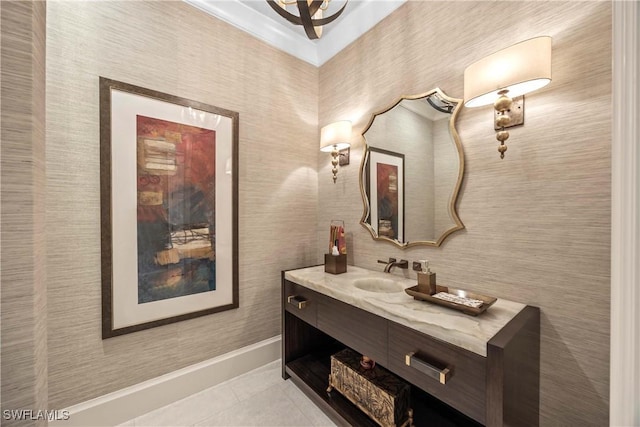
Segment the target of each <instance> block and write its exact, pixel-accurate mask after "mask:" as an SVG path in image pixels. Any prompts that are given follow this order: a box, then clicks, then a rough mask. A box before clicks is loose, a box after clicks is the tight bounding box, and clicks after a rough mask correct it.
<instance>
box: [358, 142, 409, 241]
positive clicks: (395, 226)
mask: <svg viewBox="0 0 640 427" xmlns="http://www.w3.org/2000/svg"><path fill="white" fill-rule="evenodd" d="M369 155H370V157H371V160H370V165H369V168H368V174H367V182H368V185H367V192H368V194H369V196H370V198H371V200H372V209H373V210H375V212H372V224H373V227H374V228H375V229H376V232H377V233H378V235H379V236H384V237H387V238H389V239H391V240H401V239H402V238H403V235H404V155H402V154H398V153H393V152H390V151H385V150H377V149H371V151H370V152H369Z"/></svg>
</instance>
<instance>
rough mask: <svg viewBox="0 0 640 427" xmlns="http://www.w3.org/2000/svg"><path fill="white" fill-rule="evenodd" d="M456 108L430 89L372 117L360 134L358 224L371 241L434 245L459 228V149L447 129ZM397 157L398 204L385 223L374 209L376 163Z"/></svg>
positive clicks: (378, 196)
mask: <svg viewBox="0 0 640 427" xmlns="http://www.w3.org/2000/svg"><path fill="white" fill-rule="evenodd" d="M459 103H460V100H457V99H453V98H449V97H447V96H446V95H444V93H442V92H441V91H439V90H438V89H436V90H434V91H431V92H429V93H427V94H425V95H421V96H417V97H405V98H403V99H401V100H400V101H399V102H398V103H396V104H394V106H393V107H392V108H390V109H388V110H385V111H383V112H382V113H378V114H375V115H374V116H373V117H372V119H371V121H370V123H369V126H368V127H367V129H366V130H365V131H364V133H363V136H364V137H365V140H366V143H367V153H366V155H365V156H364V158H363V166H362V171H363V176H362V177H361V178H362V179H361V183H362V186H363V188H362V191H363V198H364V201H365V213H364V215H363V220H362V221H361V222H362V223H363V225H365V227H367V228H368V229H369V231H370V232H371V233H372V236H373V237H374V238H375V239H385V240H390V241H393V242H395V243H396V244H398V245H400V246H409V245H413V244H426V245H436V246H437V245H439V244H440V243H441V241H442V240H443V239H444V237H446V235H448V234H449V233H451V232H453V231H455V230H458V229H460V228H462V227H463V226H462V223H461V222H460V220H459V219H458V217H457V214H456V212H455V200H456V197H457V193H458V189H459V186H460V182H461V179H462V173H463V163H462V162H463V156H462V148H461V145H460V143H459V139H458V135H457V133H456V131H455V128H454V126H453V123H455V117H456V115H457V111H458V110H457V108H458V106H459ZM379 153H384V154H379ZM400 157H402V158H403V162H402V166H403V167H402V170H403V174H401V175H400V176H399V177H398V184H397V186H398V191H399V192H400V195H399V199H401V200H402V202H399V203H398V208H397V212H396V214H395V215H396V216H395V217H393V218H391V219H390V220H389V219H388V218H386V217H384V214H383V213H381V211H380V209H379V208H380V206H382V204H381V203H380V200H382V199H381V191H382V190H381V189H380V187H379V185H377V184H379V183H378V182H377V181H382V180H384V179H385V176H384V174H382V175H380V172H379V171H380V170H382V169H381V163H382V164H383V165H385V164H386V163H394V159H397V158H400ZM372 168H375V170H373V169H372ZM374 184H376V185H377V187H373V185H374ZM387 221H390V223H387ZM388 226H391V227H392V228H393V230H392V231H390V230H389V228H388Z"/></svg>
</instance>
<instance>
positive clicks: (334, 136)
mask: <svg viewBox="0 0 640 427" xmlns="http://www.w3.org/2000/svg"><path fill="white" fill-rule="evenodd" d="M350 140H351V122H350V121H349V120H342V121H339V122H334V123H331V124H328V125H326V126H325V127H323V128H322V129H321V130H320V151H332V150H333V148H334V146H335V147H336V149H338V150H344V149H345V148H347V147H349V145H350V144H349V141H350Z"/></svg>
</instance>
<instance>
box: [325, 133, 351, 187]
mask: <svg viewBox="0 0 640 427" xmlns="http://www.w3.org/2000/svg"><path fill="white" fill-rule="evenodd" d="M350 140H351V122H350V121H348V120H342V121H339V122H334V123H331V124H328V125H326V126H325V127H323V128H322V129H321V131H320V151H324V152H331V165H332V166H333V168H332V169H331V171H332V172H333V183H334V184H335V183H336V180H337V179H338V177H337V175H338V163H339V162H340V159H339V158H340V156H341V153H340V150H345V149H348V148H349V146H350V145H351V144H350V143H349V141H350ZM345 154H346V153H345ZM346 155H347V156H348V154H346ZM341 164H342V163H341Z"/></svg>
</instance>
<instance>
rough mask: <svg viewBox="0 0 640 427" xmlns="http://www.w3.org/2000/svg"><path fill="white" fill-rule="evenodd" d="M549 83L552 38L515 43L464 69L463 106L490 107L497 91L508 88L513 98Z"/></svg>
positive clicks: (545, 37) (496, 95) (509, 94)
mask: <svg viewBox="0 0 640 427" xmlns="http://www.w3.org/2000/svg"><path fill="white" fill-rule="evenodd" d="M550 81H551V37H549V36H543V37H536V38H533V39H529V40H525V41H523V42H520V43H516V44H514V45H513V46H510V47H508V48H506V49H502V50H501V51H498V52H496V53H494V54H491V55H489V56H486V57H484V58H482V59H481V60H479V61H477V62H474V63H473V64H471V65H469V66H468V67H467V69H466V70H464V105H465V106H466V107H481V106H483V105H489V104H492V103H493V102H494V101H495V100H496V99H497V98H498V92H500V91H501V90H504V89H508V90H509V93H508V94H507V96H509V97H511V98H515V97H516V96H520V95H524V94H525V93H529V92H532V91H534V90H537V89H540V88H541V87H543V86H546V85H547V84H549V82H550Z"/></svg>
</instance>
